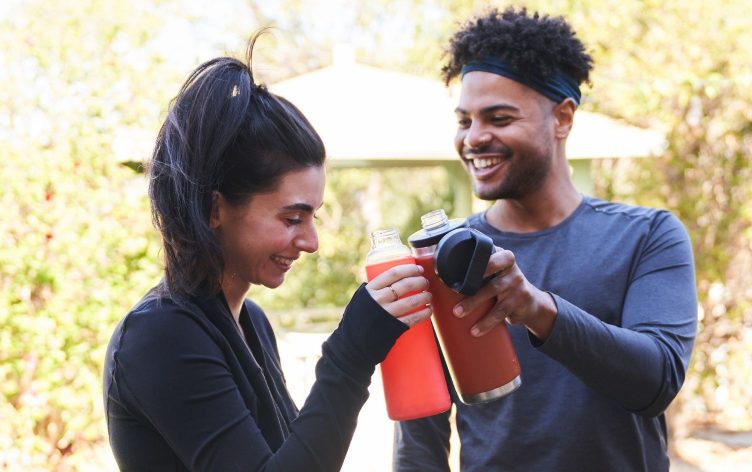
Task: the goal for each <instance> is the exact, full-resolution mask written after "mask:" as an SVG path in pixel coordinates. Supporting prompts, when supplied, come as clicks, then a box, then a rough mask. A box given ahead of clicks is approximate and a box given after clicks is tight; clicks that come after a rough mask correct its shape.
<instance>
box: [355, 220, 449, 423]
mask: <svg viewBox="0 0 752 472" xmlns="http://www.w3.org/2000/svg"><path fill="white" fill-rule="evenodd" d="M371 243H372V246H371V250H370V252H369V253H368V256H367V257H366V277H367V279H368V281H369V282H370V281H371V280H372V279H373V278H374V277H376V276H377V275H379V274H381V273H382V272H384V271H385V270H387V269H389V268H391V267H394V266H398V265H401V264H415V258H413V256H412V253H411V252H410V249H409V248H408V247H407V246H405V245H404V244H402V241H401V240H400V235H399V233H398V232H397V230H395V229H383V230H377V231H374V232H373V233H371ZM414 293H416V292H411V293H407V294H405V295H403V297H405V296H409V295H412V294H414ZM418 309H420V308H418ZM418 309H416V310H414V311H417V310H418ZM381 378H382V383H383V385H384V398H385V401H386V409H387V414H388V415H389V418H391V419H393V420H395V421H404V420H411V419H415V418H422V417H424V416H431V415H435V414H438V413H441V412H444V411H447V410H448V409H449V408H450V407H451V401H450V399H449V391H448V389H447V384H446V379H445V377H444V371H443V369H442V367H441V360H440V358H439V349H438V346H437V345H436V340H435V337H434V333H433V328H432V326H431V321H430V320H429V319H426V320H423V321H421V322H420V323H418V324H417V325H415V326H413V327H411V328H410V329H409V330H407V331H406V332H405V333H403V334H402V336H400V337H399V338H398V339H397V342H396V343H394V346H393V347H392V349H391V350H390V351H389V354H387V356H386V358H385V359H384V361H383V362H382V363H381Z"/></svg>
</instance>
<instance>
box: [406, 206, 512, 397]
mask: <svg viewBox="0 0 752 472" xmlns="http://www.w3.org/2000/svg"><path fill="white" fill-rule="evenodd" d="M421 223H422V226H423V229H422V230H420V231H417V232H416V233H414V234H412V235H411V236H410V237H409V238H408V242H409V243H410V245H411V246H413V252H414V254H415V258H416V261H417V263H418V264H419V265H421V266H423V268H424V269H425V271H424V273H423V275H424V276H425V277H426V278H427V279H428V280H429V283H430V288H429V290H430V291H431V294H432V296H433V298H432V301H431V307H432V308H433V315H432V320H433V323H434V326H435V328H436V332H437V334H438V338H439V342H440V343H441V348H442V350H443V352H444V357H445V359H446V361H447V365H448V366H449V372H450V374H451V376H452V380H453V382H454V386H455V388H456V389H457V393H459V395H460V397H461V398H462V401H463V402H464V403H467V404H473V403H483V402H487V401H491V400H494V399H496V398H499V397H502V396H504V395H507V394H508V393H511V392H513V391H514V390H516V389H517V388H518V387H519V386H520V385H521V383H522V380H521V378H520V364H519V362H518V361H517V354H516V353H515V351H514V347H513V346H512V340H511V338H510V336H509V331H508V330H507V326H506V324H505V323H500V324H499V325H497V326H496V327H495V328H494V329H493V330H492V331H491V332H489V333H486V334H484V335H483V336H480V337H474V336H471V335H470V328H471V327H472V326H473V325H474V324H475V323H476V322H477V321H478V320H479V319H480V318H481V317H482V316H483V315H484V314H486V313H487V312H488V310H490V309H491V307H493V305H494V300H493V299H492V300H489V301H488V302H487V303H485V304H483V305H482V306H480V307H478V308H477V309H476V310H474V311H473V312H471V313H470V314H468V315H466V316H464V317H463V318H457V317H456V316H454V314H453V313H452V310H453V308H454V306H455V305H457V303H459V302H460V301H461V300H462V299H463V298H465V296H464V295H462V294H460V293H458V292H456V291H454V290H452V289H451V288H450V287H449V286H447V285H446V284H445V283H444V282H443V281H442V280H441V279H440V278H439V276H438V275H437V272H436V259H435V255H436V250H437V246H439V245H440V242H442V238H443V237H444V236H446V235H447V234H448V233H456V230H458V229H460V228H464V227H465V223H466V222H465V220H463V219H454V220H449V219H448V218H447V216H446V214H445V213H444V210H436V211H432V212H430V213H426V214H425V215H423V216H422V217H421ZM466 231H473V230H470V229H467V230H466ZM486 238H487V237H486ZM491 245H492V243H491ZM489 255H490V253H489ZM485 263H487V260H486V262H484V265H483V267H484V268H485Z"/></svg>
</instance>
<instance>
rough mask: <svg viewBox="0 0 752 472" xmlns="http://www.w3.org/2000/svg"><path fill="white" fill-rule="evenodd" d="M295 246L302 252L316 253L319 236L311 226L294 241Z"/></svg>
mask: <svg viewBox="0 0 752 472" xmlns="http://www.w3.org/2000/svg"><path fill="white" fill-rule="evenodd" d="M295 245H296V246H297V248H298V249H300V250H301V251H304V252H309V253H312V252H316V250H317V249H318V248H319V235H318V233H317V232H316V228H314V226H313V225H311V226H310V227H309V228H308V229H306V230H305V231H304V232H303V233H301V234H300V235H299V236H298V238H297V239H296V240H295Z"/></svg>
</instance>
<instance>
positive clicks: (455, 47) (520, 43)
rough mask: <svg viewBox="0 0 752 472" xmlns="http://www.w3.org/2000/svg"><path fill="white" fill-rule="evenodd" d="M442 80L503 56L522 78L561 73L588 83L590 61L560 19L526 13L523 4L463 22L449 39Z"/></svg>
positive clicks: (578, 81) (591, 61)
mask: <svg viewBox="0 0 752 472" xmlns="http://www.w3.org/2000/svg"><path fill="white" fill-rule="evenodd" d="M447 55H448V56H449V62H448V63H447V64H446V65H445V66H444V67H443V68H442V69H441V72H442V77H443V79H444V82H445V83H446V84H447V85H448V84H449V82H450V81H451V80H452V79H453V78H455V77H457V76H458V75H459V74H460V71H461V70H462V66H463V65H465V64H467V63H468V62H471V61H475V60H481V59H484V58H494V59H501V60H503V61H504V62H505V63H507V64H508V65H509V66H511V67H513V68H514V69H515V70H517V72H518V73H520V74H521V75H523V76H525V77H536V78H541V79H544V80H545V79H548V78H549V77H551V76H553V75H555V74H557V73H565V74H567V75H569V76H570V77H572V78H573V79H575V80H576V81H577V83H579V84H582V83H583V82H588V81H589V76H590V70H591V69H592V68H593V59H592V58H591V57H590V55H589V54H588V53H587V52H585V46H584V45H583V44H582V42H581V41H580V40H579V39H578V38H577V36H576V35H575V33H574V31H573V30H572V27H571V26H570V25H569V24H568V23H567V22H566V20H565V19H564V18H563V17H560V16H557V17H551V16H548V15H539V14H538V13H537V12H536V13H533V14H532V15H528V12H527V9H526V8H521V9H519V10H515V9H514V8H513V7H508V8H507V9H505V10H504V11H503V12H500V11H499V10H498V9H491V10H490V11H488V12H487V13H486V14H484V15H481V16H478V17H475V18H473V19H471V20H469V21H468V22H467V23H465V24H464V25H462V27H461V29H460V30H459V31H458V32H457V33H455V34H454V36H453V37H452V38H451V40H450V42H449V49H448V51H447Z"/></svg>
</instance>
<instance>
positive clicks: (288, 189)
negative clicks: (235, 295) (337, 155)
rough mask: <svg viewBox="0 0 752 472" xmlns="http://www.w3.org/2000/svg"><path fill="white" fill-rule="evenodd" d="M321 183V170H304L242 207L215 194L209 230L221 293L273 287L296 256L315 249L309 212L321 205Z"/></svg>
mask: <svg viewBox="0 0 752 472" xmlns="http://www.w3.org/2000/svg"><path fill="white" fill-rule="evenodd" d="M324 181H325V177H324V168H323V167H307V168H304V169H300V170H296V171H293V172H290V173H288V174H286V175H284V176H283V177H282V179H281V180H280V183H279V186H278V187H277V188H276V189H275V190H274V191H272V192H269V193H260V194H256V195H254V196H252V197H251V199H250V200H249V201H248V202H247V203H245V204H244V205H239V206H235V205H231V204H230V203H229V202H227V200H225V199H224V197H223V196H222V195H221V194H220V193H216V194H215V196H214V202H213V208H212V215H211V221H210V225H211V227H212V228H213V229H214V230H215V232H216V235H217V238H218V240H219V243H220V246H221V247H222V253H223V255H224V260H225V273H224V277H223V281H222V286H223V288H224V289H226V288H229V287H227V285H228V284H229V285H230V286H232V287H234V288H235V289H237V290H245V291H247V290H248V288H249V287H250V284H256V285H264V286H266V287H269V288H276V287H279V286H280V285H281V284H282V282H283V281H284V280H285V274H286V273H287V271H288V270H290V267H291V266H292V263H293V262H294V261H295V260H296V259H297V258H298V257H300V253H301V252H314V251H316V249H318V246H319V241H318V236H317V234H316V228H315V227H314V212H315V211H316V210H317V209H318V208H320V207H321V204H322V202H323V197H324Z"/></svg>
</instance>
